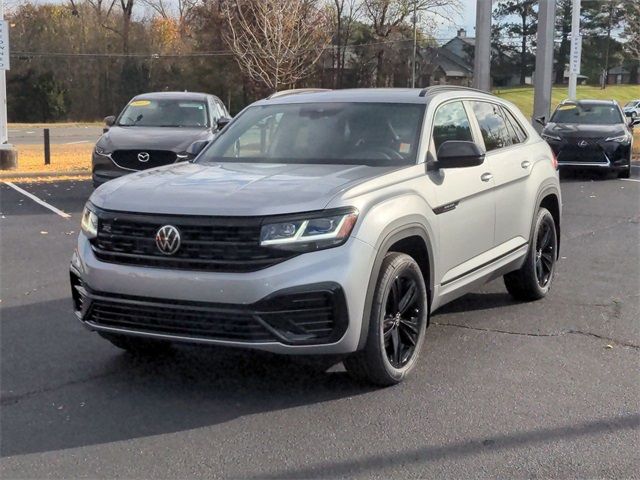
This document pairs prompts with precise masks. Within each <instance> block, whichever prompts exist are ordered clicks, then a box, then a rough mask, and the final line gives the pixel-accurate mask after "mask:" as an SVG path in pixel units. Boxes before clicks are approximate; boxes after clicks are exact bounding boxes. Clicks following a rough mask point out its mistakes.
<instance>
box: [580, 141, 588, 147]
mask: <svg viewBox="0 0 640 480" xmlns="http://www.w3.org/2000/svg"><path fill="white" fill-rule="evenodd" d="M588 145H589V142H587V141H586V140H580V141H579V142H578V146H579V147H582V148H584V147H586V146H588Z"/></svg>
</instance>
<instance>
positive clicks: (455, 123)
mask: <svg viewBox="0 0 640 480" xmlns="http://www.w3.org/2000/svg"><path fill="white" fill-rule="evenodd" d="M447 140H464V141H469V142H472V141H473V136H472V135H471V126H470V124H469V118H468V117H467V112H466V111H465V109H464V106H463V105H462V102H452V103H447V104H445V105H443V106H441V107H440V108H438V111H437V112H436V116H435V119H434V121H433V142H434V143H435V146H436V152H437V151H438V149H439V148H440V145H442V144H443V143H444V142H446V141H447Z"/></svg>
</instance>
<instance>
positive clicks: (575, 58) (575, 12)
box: [0, 0, 582, 100]
mask: <svg viewBox="0 0 640 480" xmlns="http://www.w3.org/2000/svg"><path fill="white" fill-rule="evenodd" d="M0 1H2V0H0ZM581 54H582V35H580V0H572V2H571V56H570V58H569V98H570V99H571V100H576V97H577V92H576V90H577V87H576V86H577V85H578V75H579V74H580V56H581Z"/></svg>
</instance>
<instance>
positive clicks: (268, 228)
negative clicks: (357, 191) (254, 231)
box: [260, 208, 358, 252]
mask: <svg viewBox="0 0 640 480" xmlns="http://www.w3.org/2000/svg"><path fill="white" fill-rule="evenodd" d="M357 219H358V212H357V211H356V210H355V209H352V208H349V209H340V210H334V211H333V212H331V211H326V212H319V213H318V214H317V215H315V214H312V215H307V216H306V217H303V216H300V217H291V218H290V219H287V220H285V221H281V222H278V223H267V224H264V225H263V226H262V230H261V232H260V245H262V246H265V247H274V248H280V249H285V250H294V251H299V252H309V251H313V250H320V249H323V248H331V247H337V246H339V245H342V244H343V243H344V242H346V241H347V239H348V238H349V235H350V234H351V230H353V226H354V225H355V223H356V220H357Z"/></svg>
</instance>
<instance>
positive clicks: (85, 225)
mask: <svg viewBox="0 0 640 480" xmlns="http://www.w3.org/2000/svg"><path fill="white" fill-rule="evenodd" d="M80 227H81V228H82V231H83V233H84V234H85V235H86V236H87V238H89V239H92V238H96V237H97V236H98V216H97V215H96V212H94V211H93V210H92V205H91V204H90V203H89V202H87V204H86V205H85V206H84V210H83V211H82V220H81V222H80Z"/></svg>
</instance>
